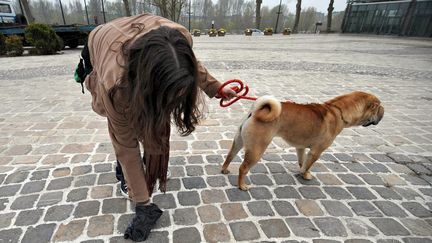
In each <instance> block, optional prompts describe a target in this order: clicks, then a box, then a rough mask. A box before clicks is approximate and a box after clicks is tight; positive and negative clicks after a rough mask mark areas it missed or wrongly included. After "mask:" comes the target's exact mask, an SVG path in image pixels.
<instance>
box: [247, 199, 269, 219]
mask: <svg viewBox="0 0 432 243" xmlns="http://www.w3.org/2000/svg"><path fill="white" fill-rule="evenodd" d="M247 207H248V209H249V212H250V213H251V214H252V215H253V216H274V212H273V210H272V209H271V207H270V205H269V203H268V202H267V201H253V202H248V204H247Z"/></svg>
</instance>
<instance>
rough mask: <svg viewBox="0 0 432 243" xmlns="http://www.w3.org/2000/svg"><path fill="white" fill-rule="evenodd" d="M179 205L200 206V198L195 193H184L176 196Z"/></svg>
mask: <svg viewBox="0 0 432 243" xmlns="http://www.w3.org/2000/svg"><path fill="white" fill-rule="evenodd" d="M177 199H178V200H179V203H180V205H183V206H196V205H198V204H200V202H201V200H200V196H199V194H198V193H197V192H196V191H184V192H179V193H178V194H177Z"/></svg>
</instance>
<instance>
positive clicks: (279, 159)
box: [262, 153, 282, 165]
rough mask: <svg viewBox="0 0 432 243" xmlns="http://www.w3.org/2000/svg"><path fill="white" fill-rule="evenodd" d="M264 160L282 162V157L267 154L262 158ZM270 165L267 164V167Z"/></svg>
mask: <svg viewBox="0 0 432 243" xmlns="http://www.w3.org/2000/svg"><path fill="white" fill-rule="evenodd" d="M262 159H263V160H267V161H281V159H282V158H281V157H280V156H279V155H277V154H270V153H265V154H264V155H263V156H262ZM268 164H269V163H266V165H268Z"/></svg>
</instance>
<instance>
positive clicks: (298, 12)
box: [293, 0, 301, 33]
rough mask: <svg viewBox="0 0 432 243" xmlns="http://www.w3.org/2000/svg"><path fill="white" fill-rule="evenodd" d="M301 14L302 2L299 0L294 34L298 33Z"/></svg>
mask: <svg viewBox="0 0 432 243" xmlns="http://www.w3.org/2000/svg"><path fill="white" fill-rule="evenodd" d="M300 12H301V0H297V5H296V15H295V20H294V27H293V33H297V31H298V24H299V21H300Z"/></svg>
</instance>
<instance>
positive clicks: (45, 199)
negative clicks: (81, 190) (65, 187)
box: [35, 191, 63, 207]
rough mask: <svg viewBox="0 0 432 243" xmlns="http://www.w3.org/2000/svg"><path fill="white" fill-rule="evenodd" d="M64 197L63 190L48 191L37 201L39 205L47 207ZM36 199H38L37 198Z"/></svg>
mask: <svg viewBox="0 0 432 243" xmlns="http://www.w3.org/2000/svg"><path fill="white" fill-rule="evenodd" d="M62 199H63V192H62V191H57V192H47V193H44V194H42V195H41V197H40V198H39V201H38V203H37V206H38V207H45V206H49V205H54V204H57V203H59V202H60V201H61V200H62ZM35 200H36V199H35Z"/></svg>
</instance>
